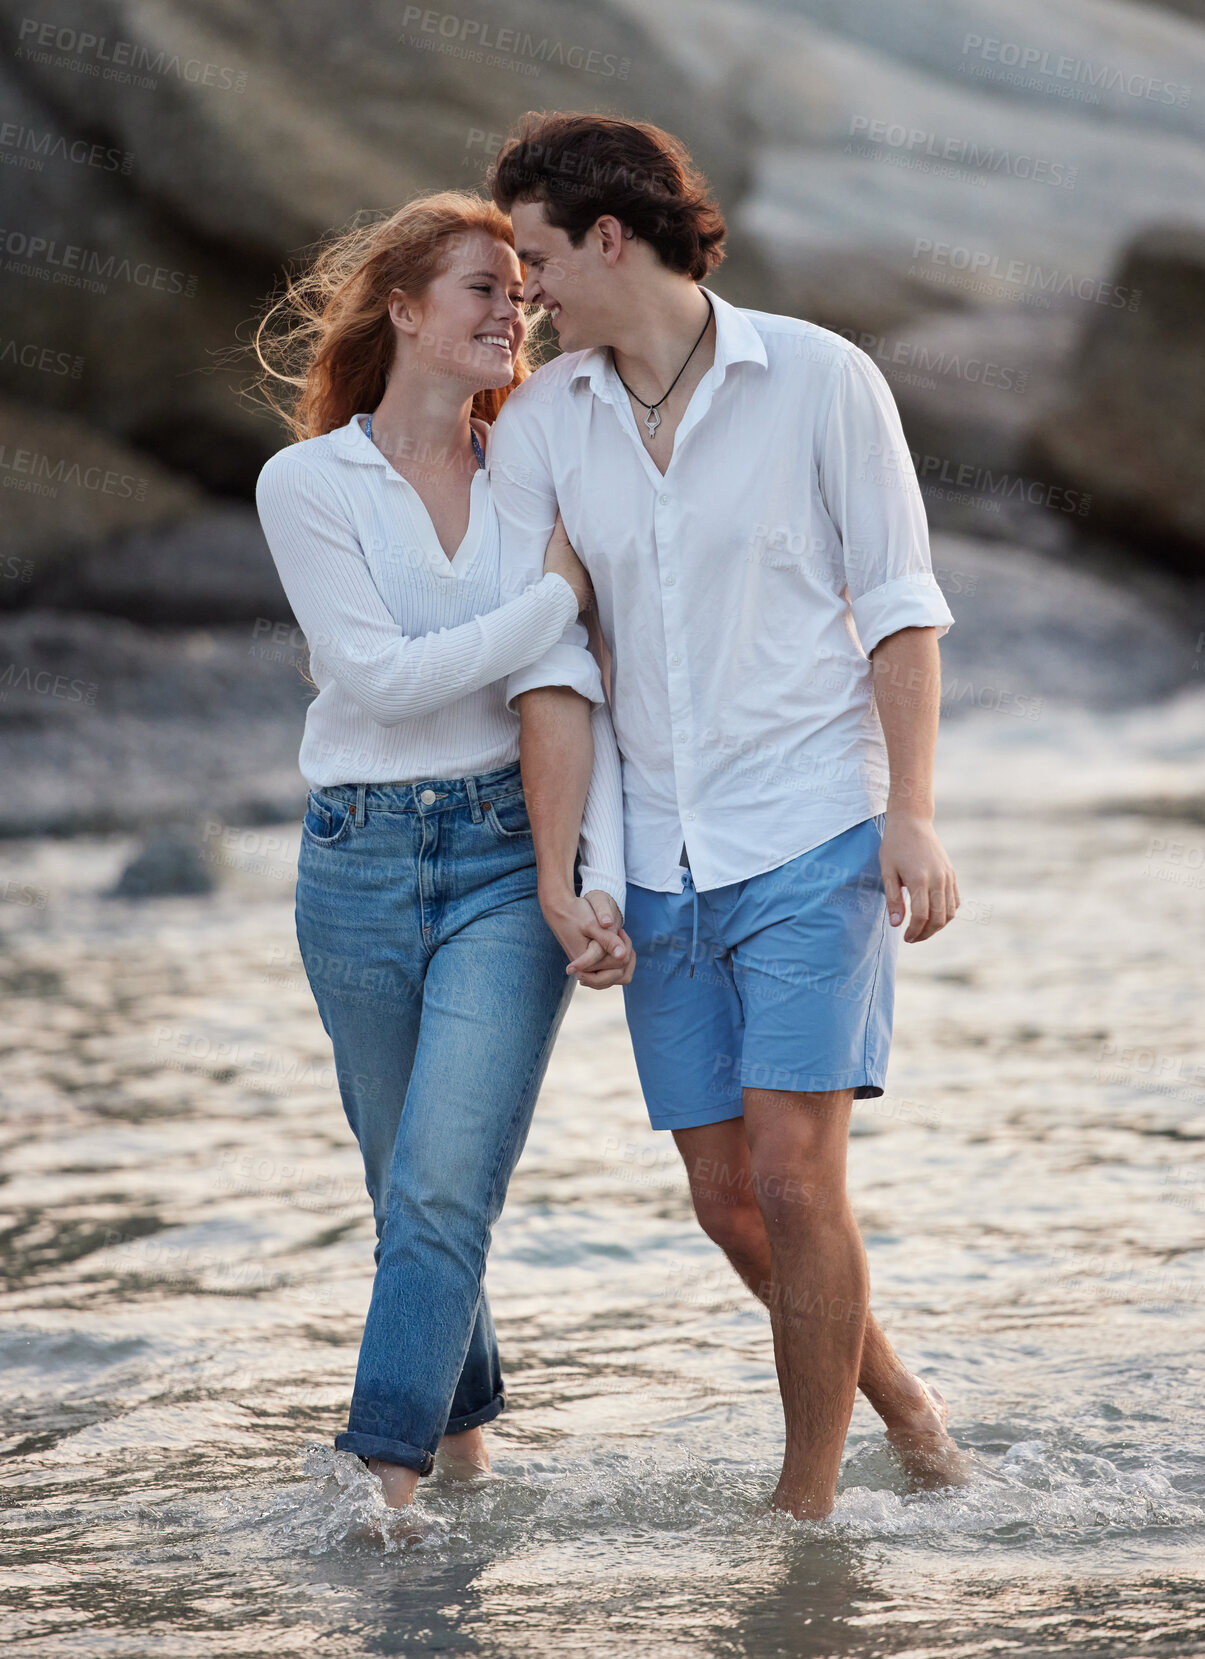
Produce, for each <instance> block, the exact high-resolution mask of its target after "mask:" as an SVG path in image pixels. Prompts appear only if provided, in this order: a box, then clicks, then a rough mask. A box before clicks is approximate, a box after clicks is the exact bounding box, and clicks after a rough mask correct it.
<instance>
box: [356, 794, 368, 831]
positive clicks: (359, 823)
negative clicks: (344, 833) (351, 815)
mask: <svg viewBox="0 0 1205 1659" xmlns="http://www.w3.org/2000/svg"><path fill="white" fill-rule="evenodd" d="M367 794H368V785H367V784H366V783H358V784H357V785H356V828H357V829H361V828H362V827H363V824H364V820H365V818H366V817H367V816H368V814H367V812H366V811H365V809H364V797H365V796H366V795H367Z"/></svg>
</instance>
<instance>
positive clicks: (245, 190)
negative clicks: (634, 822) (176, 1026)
mask: <svg viewBox="0 0 1205 1659" xmlns="http://www.w3.org/2000/svg"><path fill="white" fill-rule="evenodd" d="M443 4H444V0H440V3H439V4H438V5H436V6H435V7H434V8H431V7H426V6H419V5H407V4H403V3H399V0H364V3H361V4H358V5H354V6H334V5H330V4H320V3H314V0H260V3H259V4H256V5H251V4H247V3H246V0H200V3H197V0H194V3H192V4H185V3H184V0H87V3H86V4H84V3H80V0H61V3H60V0H54V3H53V4H52V3H51V0H0V41H3V49H2V50H0V188H2V190H3V201H4V211H3V215H2V217H0V299H2V309H0V485H2V486H3V495H2V497H0V510H2V513H3V527H4V528H3V545H2V550H0V757H2V761H3V764H2V765H0V832H2V833H5V834H8V835H28V834H30V833H33V832H37V831H45V832H51V833H59V834H69V833H72V832H74V831H77V830H81V829H92V830H103V829H109V828H113V829H129V828H133V827H144V828H147V829H151V828H153V827H154V826H155V825H167V824H171V823H173V822H177V821H182V820H196V819H197V818H203V819H204V820H205V821H207V822H208V823H210V824H211V825H212V824H222V825H229V824H247V823H264V822H276V821H279V820H280V819H282V818H291V817H293V816H295V815H297V814H299V812H300V808H301V802H302V800H303V798H304V784H303V782H302V780H301V778H300V774H299V773H298V771H297V767H296V754H297V746H298V742H299V740H300V732H301V724H302V720H303V717H304V708H305V700H306V696H307V694H308V691H309V688H308V687H307V685H306V683H305V681H304V679H303V678H302V675H301V671H300V670H301V664H302V662H303V653H304V641H303V639H302V638H301V636H300V634H299V632H298V631H297V629H296V628H295V626H294V623H293V619H292V617H291V616H290V614H289V610H288V606H287V603H286V601H285V599H284V595H283V593H282V592H281V590H280V587H279V584H278V582H277V581H276V578H275V573H274V570H273V567H272V563H271V560H270V558H269V557H268V555H267V552H266V549H265V547H264V545H263V542H262V538H261V536H260V534H259V530H258V525H257V521H256V517H255V512H254V507H253V504H252V499H253V486H254V481H255V477H256V474H257V472H258V470H259V468H260V466H261V465H262V463H263V461H264V460H265V458H266V457H267V456H268V455H269V454H270V453H271V452H272V451H273V450H274V449H275V448H277V447H279V445H280V444H281V443H282V442H283V441H284V438H283V434H282V433H281V432H280V430H279V429H278V428H277V427H276V426H275V425H274V424H273V422H272V421H271V420H270V419H269V418H268V417H267V416H266V415H265V414H264V412H263V411H262V410H261V409H259V408H258V407H257V406H256V405H255V403H254V401H253V400H251V399H250V398H249V397H248V396H247V395H246V383H247V381H248V380H249V379H250V370H249V368H248V367H247V366H246V365H244V366H242V367H240V366H239V365H238V364H237V363H235V362H232V361H231V360H230V358H229V355H228V354H229V351H230V348H231V347H232V346H237V345H238V344H239V342H240V340H241V341H243V342H245V341H246V338H247V333H248V326H249V321H250V319H251V317H252V316H253V315H254V313H255V311H256V308H257V306H258V305H259V304H260V302H261V300H262V298H263V297H264V295H266V294H267V293H268V292H269V291H270V290H271V289H272V288H273V286H274V284H275V283H276V282H277V280H278V279H279V276H280V274H281V272H282V270H283V269H284V267H285V266H286V265H287V263H288V262H289V261H290V260H291V259H294V258H296V257H298V256H299V254H300V253H301V251H302V250H303V249H304V248H305V247H306V246H307V245H308V244H310V243H312V242H313V241H314V239H315V238H317V237H319V236H320V235H321V234H322V233H323V232H325V231H327V230H329V229H331V228H332V227H335V226H338V225H341V224H343V223H345V222H346V221H347V220H348V219H349V218H350V217H351V216H352V215H354V214H355V213H357V212H358V211H360V210H362V209H380V210H390V209H392V208H394V207H396V206H397V205H398V204H399V203H401V202H402V201H404V200H405V199H406V198H407V197H408V196H409V195H411V194H412V193H413V192H415V191H417V190H421V189H427V188H432V187H437V186H442V185H449V184H455V185H462V186H477V185H479V184H480V182H481V180H482V178H483V176H484V173H485V169H486V167H487V166H488V164H489V161H490V159H491V157H492V155H493V153H494V151H495V150H496V148H497V146H498V144H499V142H500V141H501V138H502V136H503V134H504V133H505V132H506V130H507V128H508V126H509V125H510V123H511V122H512V121H513V120H514V119H515V118H516V117H517V116H518V115H519V114H521V113H522V112H523V111H525V110H527V109H533V108H536V109H539V108H553V107H561V108H573V109H592V110H599V111H606V112H610V113H618V114H623V115H628V116H631V117H634V118H638V119H648V120H653V121H656V122H658V123H659V124H661V125H663V126H665V127H668V128H670V129H671V130H672V131H674V132H676V133H678V134H679V135H680V136H681V137H682V138H683V139H684V140H685V141H686V143H687V144H688V145H689V146H690V148H691V150H692V151H693V152H694V154H695V156H696V158H697V159H698V161H699V162H700V163H701V165H702V166H703V168H704V169H705V170H706V172H707V173H708V175H709V176H710V178H711V180H712V182H713V184H714V186H715V189H716V191H717V193H718V195H719V198H720V200H721V203H722V205H723V207H724V210H725V212H726V214H727V216H728V220H729V226H730V237H729V245H728V250H729V251H728V257H727V260H726V262H725V263H724V265H723V266H722V267H721V268H720V270H719V272H718V273H716V276H715V278H714V285H715V286H716V288H717V289H718V290H719V291H720V292H722V293H724V294H725V295H726V296H727V297H728V298H729V299H731V300H733V301H734V302H735V303H737V304H742V305H748V306H755V307H759V308H762V309H766V310H777V311H788V312H792V313H795V314H797V315H802V316H805V317H809V318H811V319H812V320H814V321H816V322H818V323H821V324H823V325H824V326H826V327H828V328H833V329H837V330H841V331H843V332H845V333H846V334H848V335H849V336H850V337H851V338H853V339H855V340H856V341H857V342H858V344H859V345H861V346H862V348H863V349H864V350H866V351H867V352H868V353H870V354H871V355H872V356H873V357H874V359H875V361H876V362H877V363H878V364H879V366H880V367H881V368H882V369H883V371H884V373H885V374H886V375H887V377H888V380H889V382H890V383H891V385H892V388H893V391H894V393H895V396H896V399H897V401H898V403H899V406H900V409H901V412H902V415H903V419H904V424H905V428H906V431H907V433H908V437H909V442H910V445H911V446H912V448H913V452H914V456H915V458H916V462H917V468H918V472H919V475H920V477H921V481H922V487H923V488H924V491H925V496H926V502H927V506H928V511H929V517H930V523H931V526H932V529H933V547H934V564H935V567H936V568H937V570H938V574H939V579H940V580H941V581H942V584H943V587H944V588H945V590H946V593H947V596H948V598H949V601H950V604H951V607H952V609H953V611H954V614H955V617H956V618H957V624H958V625H957V626H956V627H955V628H954V629H953V630H952V631H951V633H950V635H949V636H948V638H947V639H946V641H944V642H943V656H944V659H945V664H946V669H945V672H946V680H947V692H946V697H947V709H948V713H949V715H950V717H951V718H957V717H958V715H959V714H960V712H961V711H962V710H963V709H965V708H970V707H977V708H993V707H994V708H996V709H997V710H998V711H999V713H1000V715H1001V718H1002V719H1008V718H1013V719H1017V720H1020V721H1024V720H1027V719H1032V718H1033V717H1034V711H1035V710H1038V711H1041V710H1042V709H1043V708H1050V707H1056V706H1060V705H1062V704H1076V703H1078V704H1087V705H1090V706H1092V707H1095V708H1106V709H1108V708H1118V709H1120V708H1124V707H1125V706H1127V705H1131V704H1134V703H1139V702H1145V701H1150V700H1153V699H1158V698H1163V697H1167V696H1169V695H1171V694H1173V693H1175V692H1176V691H1177V690H1179V689H1182V688H1183V687H1184V686H1186V685H1188V684H1192V683H1194V682H1195V683H1199V680H1200V674H1201V670H1202V664H1203V661H1205V651H1203V650H1202V629H1205V615H1203V612H1205V606H1202V604H1201V595H1202V592H1203V584H1202V576H1203V574H1205V572H1203V565H1202V550H1203V547H1205V465H1203V463H1202V455H1203V442H1205V373H1203V370H1205V304H1203V300H1205V189H1203V185H1205V21H1203V13H1205V7H1202V6H1200V5H1198V4H1196V3H1194V0H1178V3H1177V4H1175V5H1174V6H1172V5H1154V4H1135V3H1129V0H1058V3H1052V0H1043V3H1041V4H1039V3H1038V0H1014V3H1013V4H1012V5H1008V6H1006V5H1004V4H1002V3H1001V0H744V3H737V0H657V4H656V5H655V6H650V5H646V4H640V3H637V0H591V3H590V4H589V5H586V4H582V3H579V0H562V3H555V4H554V3H552V0H499V3H489V0H467V3H461V0H447V5H448V6H449V8H450V9H446V10H445V9H441V7H442V5H443ZM452 8H454V9H452Z"/></svg>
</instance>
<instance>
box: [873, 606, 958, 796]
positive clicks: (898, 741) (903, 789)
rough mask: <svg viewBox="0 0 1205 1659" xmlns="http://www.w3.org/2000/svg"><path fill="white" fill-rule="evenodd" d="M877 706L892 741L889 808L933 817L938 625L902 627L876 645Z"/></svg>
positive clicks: (886, 736) (938, 687)
mask: <svg viewBox="0 0 1205 1659" xmlns="http://www.w3.org/2000/svg"><path fill="white" fill-rule="evenodd" d="M871 663H872V667H873V670H874V696H875V705H876V707H877V708H878V711H879V720H880V722H881V724H882V727H883V737H884V739H885V741H886V744H887V761H888V765H889V767H890V770H891V786H890V792H889V795H888V799H887V810H888V812H901V813H910V814H912V815H914V816H916V817H918V818H930V819H931V818H932V817H933V756H934V753H935V751H936V748H937V725H938V720H939V718H940V714H941V653H940V652H939V650H938V646H937V631H936V629H935V628H901V629H900V631H899V632H898V633H895V634H889V635H888V636H887V638H886V639H884V640H881V641H880V642H879V644H878V645H877V646H876V647H875V650H874V653H873V656H872V658H871Z"/></svg>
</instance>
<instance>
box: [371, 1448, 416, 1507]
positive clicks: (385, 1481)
mask: <svg viewBox="0 0 1205 1659" xmlns="http://www.w3.org/2000/svg"><path fill="white" fill-rule="evenodd" d="M368 1472H369V1474H372V1475H377V1476H379V1478H380V1482H381V1485H382V1486H383V1487H384V1488H385V1507H386V1508H387V1509H405V1507H406V1506H407V1504H410V1503H413V1502H414V1493H415V1488H416V1487H417V1486H418V1470H417V1469H407V1468H406V1467H405V1465H404V1464H401V1463H386V1462H385V1460H384V1458H380V1457H370V1458H369V1460H368Z"/></svg>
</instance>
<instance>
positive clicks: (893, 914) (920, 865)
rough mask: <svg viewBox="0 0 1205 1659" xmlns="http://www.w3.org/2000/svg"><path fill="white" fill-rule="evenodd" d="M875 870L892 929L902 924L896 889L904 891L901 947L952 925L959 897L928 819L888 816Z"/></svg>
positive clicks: (954, 878) (900, 896) (900, 898)
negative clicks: (908, 906)
mask: <svg viewBox="0 0 1205 1659" xmlns="http://www.w3.org/2000/svg"><path fill="white" fill-rule="evenodd" d="M879 866H880V868H881V869H882V872H883V886H884V888H885V889H886V892H887V915H888V919H889V921H890V922H891V925H892V927H899V925H900V923H901V922H902V921H903V919H904V896H903V893H902V892H901V891H900V889H901V888H902V887H906V888H907V889H908V898H909V901H910V904H911V909H912V916H911V919H910V921H909V923H908V931H907V933H905V935H904V942H905V944H909V945H911V944H915V943H916V942H917V941H918V940H921V939H931V938H932V937H933V935H934V934H935V933H939V932H940V931H941V929H942V928H943V927H945V925H946V923H947V922H952V921H953V920H954V912H955V911H956V910H957V909H958V906H959V905H960V904H961V902H962V901H961V899H960V898H959V896H958V877H957V876H956V875H955V874H954V866H953V865H952V864H951V863H950V860H949V858H948V857H947V856H946V850H945V848H944V847H943V846H942V844H941V842H940V841H939V840H938V837H937V831H936V830H935V829H934V828H933V824H932V822H931V821H930V820H929V819H928V818H924V817H917V816H915V815H911V814H908V813H902V812H892V811H888V813H887V822H886V824H885V825H884V827H883V842H882V846H881V847H880V848H879Z"/></svg>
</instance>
